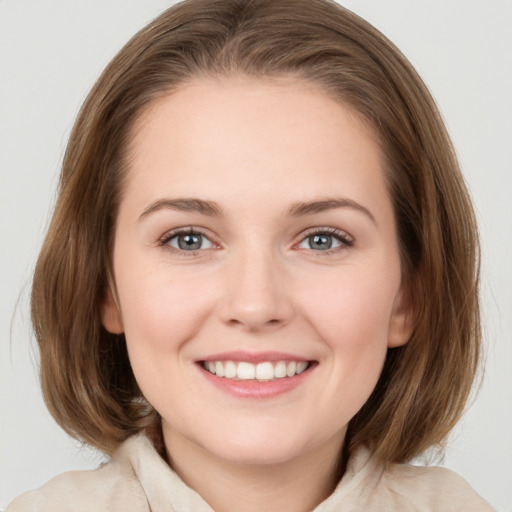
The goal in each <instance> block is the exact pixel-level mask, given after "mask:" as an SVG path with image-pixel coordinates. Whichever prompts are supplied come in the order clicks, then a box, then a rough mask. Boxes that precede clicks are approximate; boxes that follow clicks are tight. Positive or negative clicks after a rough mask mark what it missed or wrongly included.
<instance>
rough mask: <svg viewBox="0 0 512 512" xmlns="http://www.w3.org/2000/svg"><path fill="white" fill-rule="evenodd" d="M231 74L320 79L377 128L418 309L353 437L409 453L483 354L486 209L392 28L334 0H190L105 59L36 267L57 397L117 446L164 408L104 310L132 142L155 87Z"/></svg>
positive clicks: (427, 437) (453, 413) (77, 129)
mask: <svg viewBox="0 0 512 512" xmlns="http://www.w3.org/2000/svg"><path fill="white" fill-rule="evenodd" d="M232 74H244V75H247V76H253V77H258V78H259V79H262V78H263V79H264V78H265V77H267V78H274V77H280V76H288V77H292V78H295V77H296V78H297V79H299V80H307V81H311V82H314V83H316V84H319V85H320V86H321V87H323V89H324V90H325V91H326V92H327V94H329V95H330V96H332V97H333V98H335V99H336V100H338V101H340V102H343V103H344V104H348V105H350V106H352V107H353V108H354V109H355V110H356V111H357V112H359V114H360V115H362V117H363V118H364V119H366V120H367V121H368V122H369V123H370V124H371V125H372V126H373V128H374V130H375V132H376V133H377V134H378V136H379V140H380V143H381V145H382V148H383V153H384V155H385V159H386V171H387V175H388V176H387V177H388V183H389V190H390V194H391V197H392V200H393V204H394V208H395V214H396V219H397V226H398V235H399V241H400V252H401V259H402V272H403V279H404V282H405V283H406V284H407V285H408V287H409V289H410V292H411V293H410V294H411V300H412V301H413V304H414V311H415V321H416V323H415V330H414V333H413V335H412V337H411V339H410V340H409V342H408V343H407V344H406V345H405V346H402V347H398V348H393V349H389V351H388V355H387V358H386V362H385V366H384V369H383V372H382V375H381V377H380V380H379V382H378V384H377V386H376V388H375V390H374V392H373V394H372V395H371V397H370V398H369V400H368V401H367V402H366V403H365V405H364V406H363V407H362V409H361V410H360V411H359V412H358V413H357V415H356V416H355V417H354V418H353V419H352V420H351V422H350V425H349V439H350V443H351V446H352V447H357V446H360V445H365V446H367V447H368V448H369V449H370V450H371V451H372V452H373V453H374V454H375V455H376V456H378V457H379V458H381V459H382V460H385V461H389V462H392V461H396V462H400V461H406V460H409V459H411V458H412V457H414V456H416V455H418V454H420V453H422V452H423V451H424V450H425V449H427V448H428V447H430V446H433V445H438V444H439V443H441V442H442V441H443V439H444V438H445V437H446V435H447V433H448V432H449V431H450V430H451V428H452V427H453V426H454V424H455V423H456V422H457V420H458V419H459V417H460V415H461V413H462V411H463V409H464V406H465V403H466V401H467V398H468V396H469V393H470V390H471V386H472V382H473V379H474V376H475V372H476V370H477V366H478V360H479V346H480V318H479V304H478V243H477V229H476V223H475V218H474V213H473V210H472V206H471V202H470V199H469V196H468V192H467V190H466V187H465V184H464V181H463V178H462V176H461V173H460V170H459V167H458V163H457V160H456V157H455V154H454V150H453V148H452V145H451V142H450V139H449V136H448V134H447V132H446V129H445V127H444V124H443V122H442V120H441V117H440V115H439V113H438V110H437V108H436V105H435V103H434V101H433V99H432V97H431V96H430V94H429V92H428V90H427V88H426V87H425V85H424V83H423V82H422V80H421V79H420V77H419V76H418V74H417V73H416V72H415V70H414V69H413V68H412V66H411V65H410V63H409V62H408V61H407V60H406V58H405V57H404V56H403V55H402V54H401V53H400V51H399V50H398V49H397V48H396V47H395V46H394V45H393V44H392V43H390V42H389V41H388V40H387V39H386V38H385V37H384V36H383V35H382V34H381V33H380V32H379V31H377V30H376V29H375V28H373V27H372V26H371V25H369V24H368V23H367V22H365V21H364V20H362V19H360V18H359V17H357V16H356V15H354V14H353V13H351V12H350V11H348V10H346V9H344V8H342V7H341V6H339V5H337V4H336V3H335V2H332V1H330V0H188V1H185V2H182V3H180V4H178V5H176V6H174V7H172V8H170V9H169V10H167V11H165V12H164V13H163V14H162V15H161V16H159V17H158V18H157V19H155V20H154V21H153V22H152V23H150V24H149V25H148V26H147V27H146V28H144V29H143V30H141V31H140V32H139V33H138V34H137V35H135V36H134V37H133V38H132V40H131V41H130V42H129V43H128V44H127V45H126V46H125V47H124V48H123V49H122V50H121V51H120V52H119V54H118V55H117V56H116V57H115V58H114V59H113V60H112V62H111V63H110V64H109V66H108V67H107V68H106V70H105V71H104V72H103V74H102V75H101V77H100V78H99V80H98V81H97V83H96V84H95V86H94V88H93V89H92V91H91V92H90V94H89V96H88V98H87V99H86V101H85V103H84V105H83V107H82V109H81V111H80V114H79V116H78V118H77V121H76V123H75V126H74V128H73V131H72V133H71V137H70V140H69V144H68V147H67V150H66V154H65V157H64V162H63V168H62V174H61V180H60V188H59V196H58V200H57V204H56V207H55V211H54V214H53V218H52V222H51V225H50V228H49V231H48V234H47V237H46V240H45V242H44V245H43V248H42V251H41V254H40V257H39V260H38V263H37V267H36V270H35V275H34V282H33V292H32V320H33V325H34V328H35V332H36V336H37V339H38V342H39V347H40V352H41V381H42V388H43V392H44V396H45V399H46V403H47V405H48V407H49V409H50V412H51V413H52V415H53V416H54V418H55V419H56V420H57V422H58V423H59V424H60V425H61V426H62V427H63V428H64V429H65V430H66V431H67V432H68V433H70V434H71V435H72V436H74V437H76V438H77V439H81V440H83V441H85V442H87V443H90V444H92V445H94V446H96V447H98V448H100V449H101V450H103V451H105V452H106V453H111V452H112V451H113V450H114V449H115V448H116V446H117V445H118V444H119V443H120V442H122V441H123V440H125V439H126V438H127V437H128V436H130V435H132V434H134V433H136V432H138V431H140V430H142V429H144V428H148V427H151V426H155V425H157V424H158V422H159V418H158V415H157V414H156V413H155V412H154V411H153V409H152V408H151V407H150V406H148V405H147V404H146V403H145V401H144V400H143V399H141V393H140V391H139V389H138V386H137V383H136V381H135V378H134V376H133V373H132V370H131V367H130V363H129V359H128V355H127V351H126V346H125V340H124V337H123V335H120V336H116V335H113V334H110V333H108V332H107V331H106V330H105V329H104V328H103V326H102V323H101V306H102V303H103V301H104V300H105V294H106V290H107V289H108V288H109V286H111V285H113V283H112V282H111V278H110V275H111V253H112V245H113V239H114V236H115V222H116V215H117V210H118V206H119V202H120V200H121V197H122V192H123V175H124V168H125V165H126V160H127V155H126V153H127V146H128V144H129V142H130V134H131V128H132V127H133V125H134V123H135V121H136V119H137V118H138V116H140V115H141V113H142V112H143V110H144V109H145V107H147V106H148V105H149V104H150V103H151V102H153V101H154V100H155V99H157V98H159V97H161V96H163V95H165V94H169V93H172V90H173V89H176V88H178V87H180V86H184V85H186V83H187V82H188V81H190V80H192V79H195V78H200V77H202V76H229V75H232Z"/></svg>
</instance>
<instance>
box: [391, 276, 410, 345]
mask: <svg viewBox="0 0 512 512" xmlns="http://www.w3.org/2000/svg"><path fill="white" fill-rule="evenodd" d="M415 326H416V314H415V308H414V305H413V300H412V297H411V293H410V292H409V290H408V288H407V287H404V286H402V288H401V289H400V292H399V293H398V294H397V296H396V298H395V303H394V304H393V312H392V315H391V319H390V322H389V332H388V348H395V347H401V346H402V345H405V344H406V343H407V342H408V341H409V339H410V338H411V336H412V333H413V331H414V328H415Z"/></svg>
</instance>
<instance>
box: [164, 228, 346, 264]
mask: <svg viewBox="0 0 512 512" xmlns="http://www.w3.org/2000/svg"><path fill="white" fill-rule="evenodd" d="M180 235H200V236H202V237H204V238H206V239H207V240H208V241H209V242H210V243H211V244H212V245H214V246H215V245H217V247H218V244H216V243H215V242H214V241H212V240H211V239H210V238H209V237H208V235H207V234H206V233H205V232H204V231H203V230H201V229H200V228H196V227H194V226H189V227H187V228H178V229H174V230H172V231H170V232H168V233H166V234H165V235H164V236H163V237H162V238H161V239H160V240H159V241H158V245H159V246H161V247H163V248H165V249H166V250H168V251H171V252H173V253H176V254H179V255H182V256H185V257H186V256H194V255H197V253H198V252H201V251H204V250H205V249H197V250H190V251H187V250H184V249H178V248H176V247H172V246H171V245H169V242H170V241H171V240H172V239H173V238H176V237H178V236H180ZM315 235H319V236H320V235H326V236H329V237H333V238H335V239H336V240H337V241H338V242H339V243H340V245H339V246H338V247H334V248H329V249H325V250H318V251H315V250H314V249H311V248H310V249H309V250H310V251H312V252H314V253H315V255H318V256H327V255H329V254H332V253H334V252H339V251H343V250H346V249H347V248H350V247H352V246H353V245H354V239H353V238H352V237H351V236H350V235H349V234H348V233H346V232H345V231H342V230H340V229H337V228H333V227H315V228H309V229H308V230H306V231H305V232H303V233H301V235H300V237H301V238H300V240H299V241H298V242H297V243H294V245H293V247H294V248H297V246H298V245H300V244H301V243H303V242H304V241H306V240H307V239H308V238H309V237H312V236H315Z"/></svg>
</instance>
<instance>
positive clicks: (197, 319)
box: [118, 268, 212, 352]
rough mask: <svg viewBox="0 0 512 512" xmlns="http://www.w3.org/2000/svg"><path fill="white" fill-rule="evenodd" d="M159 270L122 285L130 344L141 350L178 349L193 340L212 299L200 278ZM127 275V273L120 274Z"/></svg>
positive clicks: (125, 322)
mask: <svg viewBox="0 0 512 512" xmlns="http://www.w3.org/2000/svg"><path fill="white" fill-rule="evenodd" d="M169 274H170V273H169V272H168V271H163V270H162V269H158V268H155V269H153V271H152V272H150V273H147V272H146V273H141V274H136V273H132V274H131V275H128V274H127V273H125V274H124V275H125V276H127V275H128V279H125V280H124V281H121V282H118V292H119V296H120V297H121V298H122V299H121V310H122V316H123V324H124V328H125V333H126V338H127V342H128V345H129V348H130V346H132V348H135V346H137V345H140V351H144V350H146V351H148V352H149V350H150V349H151V350H152V351H155V350H156V351H166V350H169V349H176V347H178V346H180V345H181V344H182V343H184V342H186V341H187V340H188V339H190V338H191V337H192V336H193V335H194V333H195V332H196V331H197V329H198V326H200V325H201V324H202V322H203V321H204V320H205V318H206V316H207V314H208V304H211V302H212V299H211V297H210V295H211V294H210V293H209V290H208V288H206V287H205V286H204V282H202V281H201V280H200V279H199V278H194V277H191V276H188V278H183V277H180V276H175V275H169ZM120 275H123V274H120Z"/></svg>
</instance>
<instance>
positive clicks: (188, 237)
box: [165, 232, 213, 251]
mask: <svg viewBox="0 0 512 512" xmlns="http://www.w3.org/2000/svg"><path fill="white" fill-rule="evenodd" d="M165 243H166V244H167V245H170V246H171V247H174V249H179V250H181V251H199V250H201V249H211V248H212V247H213V243H212V242H211V241H210V240H209V239H208V238H206V236H204V235H202V234H201V233H193V232H192V233H178V234H177V235H174V236H172V237H170V238H169V239H168V240H167V241H166V242H165Z"/></svg>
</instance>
